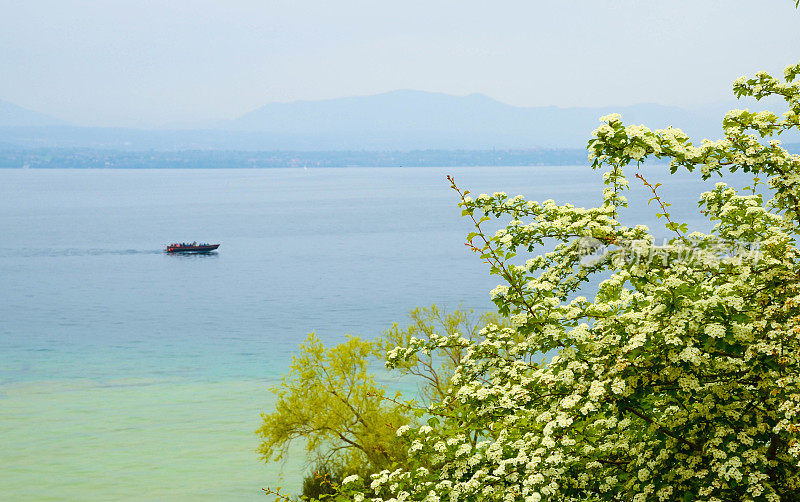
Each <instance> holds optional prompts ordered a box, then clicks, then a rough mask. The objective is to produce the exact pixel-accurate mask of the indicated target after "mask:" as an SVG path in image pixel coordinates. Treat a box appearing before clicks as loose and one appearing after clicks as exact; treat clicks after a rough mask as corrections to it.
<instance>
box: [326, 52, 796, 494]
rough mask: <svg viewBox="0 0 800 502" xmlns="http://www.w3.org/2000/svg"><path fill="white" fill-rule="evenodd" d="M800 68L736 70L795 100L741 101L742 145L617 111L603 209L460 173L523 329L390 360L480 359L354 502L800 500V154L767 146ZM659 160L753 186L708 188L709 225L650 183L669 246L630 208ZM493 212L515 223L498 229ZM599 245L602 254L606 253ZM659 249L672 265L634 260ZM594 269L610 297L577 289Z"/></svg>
mask: <svg viewBox="0 0 800 502" xmlns="http://www.w3.org/2000/svg"><path fill="white" fill-rule="evenodd" d="M797 75H800V65H794V66H789V67H787V68H786V70H785V73H784V77H785V78H784V79H783V80H779V79H777V78H774V77H772V76H770V75H768V74H766V73H758V74H756V75H755V76H754V77H752V78H744V77H743V78H741V79H739V80H737V81H736V83H735V84H734V92H735V94H736V95H737V96H739V97H741V96H750V97H754V98H756V99H760V98H762V97H765V96H768V95H778V96H782V97H783V98H785V101H786V104H787V105H788V111H787V112H786V113H785V114H784V115H783V116H782V117H779V116H777V115H775V114H772V113H770V112H758V113H752V112H750V111H748V110H734V111H731V112H729V113H728V114H727V115H726V116H725V119H724V121H723V129H724V132H725V138H724V139H722V140H720V141H715V142H711V141H704V142H703V143H702V144H701V145H700V146H695V145H693V144H692V143H691V142H690V141H689V138H688V137H687V136H686V135H685V134H684V133H682V132H681V131H680V130H678V129H673V128H668V129H664V130H656V131H651V130H649V129H648V128H646V127H644V126H627V127H626V126H625V125H624V124H623V123H622V121H621V119H620V117H619V116H618V115H610V116H607V117H604V118H603V119H601V121H602V122H603V125H601V126H600V127H599V128H598V129H597V130H596V131H594V134H593V139H592V140H591V141H590V142H589V151H590V154H589V158H590V160H591V161H592V162H593V167H595V168H600V169H604V170H605V172H604V175H603V179H604V183H605V189H604V190H603V194H602V204H601V205H599V206H598V207H593V208H588V209H586V208H579V207H574V206H572V205H570V204H564V205H559V204H556V203H555V202H553V201H552V200H547V201H544V202H534V201H527V200H525V199H524V198H523V197H522V196H517V197H513V198H512V197H508V196H507V195H506V194H504V193H495V194H493V195H485V194H484V195H480V196H478V197H476V198H474V199H473V198H472V197H471V196H470V194H469V192H468V191H462V190H461V189H459V188H458V187H457V186H456V185H455V183H454V182H453V188H454V189H456V190H457V191H458V192H459V194H460V196H461V202H460V206H461V207H462V210H463V214H464V216H466V217H468V218H471V219H472V220H473V221H474V223H475V231H474V232H473V233H471V234H470V235H469V236H468V241H469V243H470V244H471V245H472V247H473V249H474V250H475V251H476V252H478V253H479V254H480V256H481V258H482V259H483V260H485V261H486V262H487V263H489V264H490V266H491V273H493V274H495V275H497V276H499V277H500V278H502V280H503V281H504V283H503V284H502V285H500V286H498V287H497V288H495V289H494V290H493V291H492V293H491V294H492V297H493V301H494V303H495V304H496V306H497V309H498V311H499V313H500V314H502V315H503V316H506V317H507V318H508V319H509V321H510V323H511V324H510V325H507V326H505V327H499V326H491V325H490V326H489V327H487V328H486V329H484V330H483V332H482V335H483V338H484V339H483V341H480V342H478V341H471V340H469V339H467V338H465V337H461V336H459V334H458V333H453V334H447V335H436V334H432V335H430V336H428V337H426V338H425V339H417V338H411V339H410V340H408V342H407V343H406V344H404V345H401V346H398V347H396V348H395V349H393V350H392V351H390V352H389V357H388V359H387V366H389V367H394V366H402V365H403V364H405V361H408V360H409V359H413V358H414V357H415V355H416V354H417V353H420V352H427V351H435V350H437V349H441V348H443V347H459V348H460V349H461V350H462V352H461V353H462V354H463V356H462V357H461V359H460V361H459V363H458V365H457V366H456V367H455V369H454V373H453V376H452V379H451V382H450V386H449V391H448V392H447V393H446V395H445V396H444V397H443V398H442V399H441V400H439V401H436V402H433V403H431V404H430V406H429V407H428V408H427V409H426V410H425V411H426V414H427V415H426V417H429V419H428V422H427V424H426V425H422V426H416V427H403V428H401V429H400V430H398V435H399V436H401V437H402V438H404V439H405V441H406V445H407V447H408V451H409V454H410V455H409V458H410V459H411V460H410V464H406V465H404V467H403V468H397V469H389V470H384V471H383V472H381V473H379V474H376V475H373V476H372V478H371V479H361V478H360V477H358V476H350V477H347V478H345V479H344V481H343V493H342V496H343V497H347V498H352V499H354V500H364V497H365V496H364V494H363V493H362V492H363V491H364V489H365V488H367V487H369V490H368V491H369V492H371V493H373V492H374V493H377V494H379V495H380V497H382V498H373V499H372V500H392V501H395V500H396V501H402V500H425V501H439V500H450V501H455V500H458V501H467V500H502V501H512V500H525V501H539V500H558V501H562V500H619V501H629V500H633V501H637V502H641V501H646V500H647V501H649V500H685V501H688V500H708V501H740V500H743V501H746V500H752V501H761V500H767V501H777V500H800V468H798V462H799V461H800V442H798V440H799V439H800V433H799V432H798V429H797V427H798V421H800V417H799V416H798V413H799V412H800V276H799V274H800V253H799V252H798V247H797V242H796V236H797V234H798V231H799V230H800V156H797V155H791V154H789V153H788V152H787V151H786V150H784V149H783V148H781V146H780V144H779V142H778V141H775V140H772V141H768V142H767V143H766V144H763V143H762V140H763V138H766V137H769V136H777V135H780V134H781V133H782V132H784V131H787V130H790V129H792V128H798V125H800V85H798V84H797V83H795V82H794V81H795V77H796V76H797ZM652 157H655V158H660V159H669V160H670V168H671V170H672V172H675V171H676V170H678V169H680V168H685V169H687V170H689V171H695V170H699V171H700V175H701V176H702V177H704V178H708V177H709V176H710V175H711V173H714V172H721V171H723V170H730V171H736V170H743V171H745V172H747V173H751V174H752V177H753V183H752V184H751V185H750V186H749V187H745V188H740V189H737V188H734V187H730V186H728V185H726V184H724V183H718V184H717V185H716V187H715V188H714V189H713V190H710V191H708V192H705V193H702V194H701V195H700V198H699V205H700V207H701V210H702V212H703V214H704V215H706V216H707V217H708V218H709V219H710V220H711V221H713V222H716V224H715V226H714V229H713V230H712V231H711V232H710V233H708V234H705V233H700V232H692V233H689V229H688V225H686V224H685V223H680V222H677V221H673V220H672V219H671V217H670V215H669V212H668V210H667V207H668V206H667V205H666V204H665V203H664V202H663V201H662V200H661V199H660V197H659V196H658V193H657V188H658V185H655V186H652V185H650V184H649V183H648V182H647V181H646V180H644V178H642V179H643V181H644V182H645V183H646V184H647V185H648V186H649V187H650V188H651V189H652V191H653V193H654V199H655V200H656V202H658V204H659V205H660V207H661V208H662V209H661V211H662V212H661V213H659V214H660V215H661V216H663V217H664V218H666V221H667V223H666V225H667V228H668V229H669V230H670V232H672V234H673V235H674V237H673V238H672V239H671V240H670V241H669V242H667V243H663V244H661V245H656V243H655V238H654V236H653V234H652V233H651V232H650V230H649V229H648V228H647V227H645V226H641V225H639V226H634V227H628V226H624V225H622V224H621V223H620V221H619V219H618V216H619V214H620V213H621V212H622V211H624V210H625V208H626V207H627V202H626V199H625V197H624V195H623V193H624V190H625V189H626V187H627V186H628V180H627V178H626V177H625V174H624V172H623V168H624V167H625V166H628V165H630V164H632V163H633V164H636V165H637V166H638V164H639V163H641V162H642V161H644V160H645V159H647V158H652ZM764 183H766V184H767V186H768V187H769V190H767V191H766V194H764V193H761V192H762V191H763V190H761V189H760V188H759V187H760V186H763V185H764ZM493 218H499V219H505V218H508V219H510V223H508V225H507V226H506V227H505V228H504V229H501V230H500V231H498V232H496V233H494V234H493V235H490V234H488V233H485V232H484V231H483V227H484V223H485V222H486V221H488V220H491V219H493ZM738 243H742V244H738ZM749 243H758V244H759V245H758V247H757V249H756V248H753V247H752V246H751V244H749ZM587 245H588V246H589V247H590V248H592V249H593V250H599V251H598V252H597V253H596V254H595V256H596V259H594V260H593V261H591V262H587V260H585V257H586V248H587ZM553 246H554V247H553ZM545 247H546V248H547V249H552V250H551V251H548V252H542V254H539V255H538V256H536V257H534V258H532V259H529V260H527V261H525V262H521V260H519V259H516V260H515V258H516V257H517V253H518V252H521V251H527V252H531V251H535V250H537V249H542V248H545ZM654 250H655V251H657V252H658V255H659V257H660V258H659V259H632V257H637V256H639V257H640V256H652V254H653V251H654ZM720 250H723V251H724V252H720ZM687 251H690V253H689V252H687ZM690 254H691V259H687V256H689V255H690ZM591 279H595V280H599V281H600V282H599V286H598V287H597V293H596V295H595V296H594V298H593V299H588V298H585V297H583V296H579V294H580V292H581V291H580V288H581V286H582V285H584V284H585V283H586V282H587V281H589V280H591ZM543 354H555V355H553V356H552V357H550V358H545V357H544V356H543ZM421 423H425V422H421Z"/></svg>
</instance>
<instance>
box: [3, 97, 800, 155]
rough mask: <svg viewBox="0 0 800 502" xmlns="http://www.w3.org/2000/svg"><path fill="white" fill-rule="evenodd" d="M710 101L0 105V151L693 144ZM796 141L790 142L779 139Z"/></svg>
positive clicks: (708, 133)
mask: <svg viewBox="0 0 800 502" xmlns="http://www.w3.org/2000/svg"><path fill="white" fill-rule="evenodd" d="M737 106H738V107H745V106H751V107H754V106H753V105H752V104H750V103H748V105H742V104H737V103H736V102H731V103H719V104H716V105H709V106H703V107H696V108H692V109H687V108H679V107H673V106H664V105H658V104H638V105H632V106H604V107H596V108H559V107H554V106H548V107H517V106H511V105H508V104H505V103H501V102H499V101H496V100H494V99H491V98H489V97H487V96H484V95H480V94H472V95H469V96H463V97H460V96H452V95H448V94H441V93H433V92H423V91H410V90H401V91H393V92H387V93H384V94H378V95H374V96H361V97H349V98H339V99H329V100H320V101H295V102H292V103H272V104H268V105H265V106H262V107H261V108H258V109H256V110H254V111H252V112H250V113H247V114H245V115H243V116H241V117H239V118H237V119H235V120H231V121H227V122H221V123H218V124H217V125H215V126H214V127H213V128H202V129H201V128H194V129H192V128H185V129H181V130H143V129H123V128H97V127H91V128H89V127H77V126H71V125H68V124H65V123H63V122H62V121H59V120H57V119H54V118H52V117H49V116H47V115H44V114H41V113H37V112H33V111H30V110H25V109H23V108H21V107H18V106H16V105H13V104H11V103H7V102H2V101H0V148H6V149H8V148H106V149H120V150H165V151H170V150H207V149H210V150H261V151H264V150H285V151H289V150H294V151H335V150H339V151H345V150H373V151H387V150H400V151H408V150H426V149H435V150H456V149H461V150H465V149H466V150H486V149H492V148H496V149H531V148H550V149H553V148H562V149H564V148H566V149H574V148H583V147H585V145H586V142H587V141H588V139H589V137H590V135H591V131H592V130H593V129H594V128H596V127H597V125H598V119H599V117H601V116H602V115H606V114H608V113H612V112H617V113H621V114H622V116H623V120H624V121H625V122H626V123H629V124H634V123H635V124H639V123H644V124H646V125H647V126H648V127H651V128H659V127H665V126H667V125H675V126H676V127H680V128H681V129H683V130H684V131H686V132H687V133H689V134H690V135H691V136H692V137H693V138H695V139H696V140H697V141H698V142H699V141H700V140H702V139H703V138H717V137H719V136H720V135H721V123H722V116H723V115H724V113H725V111H727V110H729V109H731V108H735V107H737ZM785 140H786V141H797V137H796V136H793V137H791V138H786V139H785Z"/></svg>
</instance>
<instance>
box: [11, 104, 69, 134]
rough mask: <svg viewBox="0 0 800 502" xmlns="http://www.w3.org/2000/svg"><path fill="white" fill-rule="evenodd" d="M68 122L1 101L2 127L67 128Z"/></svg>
mask: <svg viewBox="0 0 800 502" xmlns="http://www.w3.org/2000/svg"><path fill="white" fill-rule="evenodd" d="M65 125H68V124H67V122H65V121H63V120H59V119H57V118H55V117H51V116H50V115H46V114H44V113H39V112H35V111H33V110H28V109H27V108H23V107H21V106H19V105H15V104H14V103H10V102H8V101H3V100H2V99H0V127H42V126H65Z"/></svg>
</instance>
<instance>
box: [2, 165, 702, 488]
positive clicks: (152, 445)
mask: <svg viewBox="0 0 800 502" xmlns="http://www.w3.org/2000/svg"><path fill="white" fill-rule="evenodd" d="M648 173H649V174H648V176H649V178H650V181H651V182H653V183H655V182H657V181H660V182H662V183H664V184H665V186H664V187H662V189H661V190H662V191H663V195H664V196H665V197H666V198H667V199H669V200H670V201H671V202H673V203H674V206H673V209H675V211H674V213H675V215H676V218H677V219H680V218H681V217H684V216H685V218H686V219H688V220H689V221H693V222H694V221H697V215H696V205H695V201H696V198H697V196H696V194H697V193H698V191H699V189H700V183H699V182H698V181H697V177H696V176H695V175H690V174H684V175H680V176H677V177H669V176H667V175H666V174H665V170H664V168H658V167H655V168H649V170H648ZM446 174H453V175H454V176H455V177H456V179H457V181H458V183H459V185H461V186H463V187H465V188H469V189H470V190H472V191H473V192H474V193H480V192H489V193H491V192H494V191H506V192H508V193H509V194H512V195H513V194H517V193H521V194H524V195H526V196H528V197H529V198H532V199H540V200H541V199H547V198H553V199H556V200H557V201H559V202H563V201H570V202H573V203H575V204H577V205H595V204H596V203H597V202H598V200H599V187H600V173H599V172H597V171H591V170H589V169H587V168H583V167H541V168H540V167H536V168H521V167H515V168H446V169H445V168H441V169H439V168H426V169H421V168H373V169H365V168H352V169H351V168H343V169H312V170H304V169H268V170H233V169H219V170H189V169H187V170H0V284H2V287H0V473H2V474H0V486H1V488H0V499H6V500H119V499H137V500H184V499H185V500H189V499H191V500H198V499H208V500H240V499H245V500H246V499H248V498H252V499H261V498H262V497H263V493H262V492H261V488H262V487H265V486H267V485H272V486H275V485H278V484H282V485H283V486H286V487H289V488H293V489H294V488H296V487H297V486H298V484H299V481H300V479H301V477H302V469H303V462H302V457H301V456H299V455H295V456H294V457H293V458H292V459H290V460H289V461H288V462H286V463H285V464H283V465H274V464H270V465H265V464H264V463H262V462H260V461H259V459H258V456H257V454H256V453H255V452H254V450H255V448H256V447H257V446H258V439H257V437H256V436H255V435H254V434H253V431H254V430H255V429H256V428H257V427H258V426H259V421H260V418H259V413H261V412H268V411H270V410H271V406H272V403H273V400H272V395H271V394H270V393H269V392H268V390H267V389H268V387H270V386H271V385H274V384H275V383H276V382H277V379H278V377H279V376H280V375H281V374H282V373H283V372H284V371H285V370H286V368H287V366H288V364H289V362H290V360H291V352H292V350H294V348H295V347H296V346H297V344H298V343H299V342H300V341H301V340H302V339H303V338H304V337H305V335H306V333H308V332H310V331H316V332H317V334H318V335H320V336H321V338H322V339H323V340H324V341H325V342H326V343H336V342H338V341H341V340H343V338H344V335H345V334H346V333H352V334H361V335H365V336H374V335H377V334H379V332H380V331H381V330H382V329H385V328H387V327H389V326H390V325H391V323H392V322H393V321H401V322H402V320H403V318H404V316H405V314H406V313H407V311H408V310H409V309H411V308H413V307H415V306H424V305H429V304H431V303H433V302H435V303H437V304H440V305H443V306H446V307H448V308H451V309H452V308H455V307H457V306H459V305H463V306H465V307H469V308H473V309H476V310H483V309H487V308H489V307H490V306H491V305H490V302H489V295H488V291H489V290H490V289H492V288H493V287H494V286H495V285H496V284H497V283H498V281H497V279H496V278H493V277H491V276H489V275H488V272H487V270H486V267H485V265H483V264H482V263H481V262H480V260H479V259H478V258H477V257H476V256H475V255H473V254H472V253H471V252H470V251H469V250H468V249H467V248H466V247H465V246H464V245H463V242H464V236H465V235H466V234H467V232H469V231H470V230H471V228H470V226H469V225H468V223H467V221H466V220H465V219H463V218H460V216H459V215H460V210H459V208H458V207H457V205H456V204H457V196H456V194H455V193H454V192H453V191H452V190H450V189H449V188H448V183H447V181H446V180H445V175H446ZM631 185H632V186H633V187H634V189H633V191H632V193H631V199H632V201H633V204H632V208H631V210H630V211H629V214H630V218H631V219H635V220H636V221H637V222H641V221H645V222H646V223H650V224H651V228H654V229H655V228H662V223H656V221H655V218H654V217H653V214H654V213H655V208H647V206H646V204H645V202H644V201H646V199H647V198H648V197H649V194H647V193H646V192H644V191H643V190H642V189H641V188H639V184H638V183H637V180H632V181H631ZM702 229H704V228H702ZM657 233H658V231H657ZM663 233H666V232H663ZM193 240H198V241H210V242H221V243H222V246H221V247H220V249H219V253H218V254H212V255H195V256H173V255H166V254H165V253H163V252H162V246H163V244H165V243H167V242H171V241H193Z"/></svg>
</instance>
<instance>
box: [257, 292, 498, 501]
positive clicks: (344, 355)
mask: <svg viewBox="0 0 800 502" xmlns="http://www.w3.org/2000/svg"><path fill="white" fill-rule="evenodd" d="M489 324H492V325H502V321H501V319H500V318H499V317H498V316H497V315H496V314H491V313H486V314H482V315H476V314H475V313H473V312H472V311H467V310H462V309H457V310H455V311H453V312H447V311H445V310H443V309H441V308H439V307H438V306H436V305H431V306H430V307H423V308H416V309H414V310H412V311H411V312H410V313H409V315H408V324H407V325H405V326H400V325H399V324H397V323H395V324H393V325H392V327H391V328H389V329H387V330H385V331H384V332H383V333H382V335H381V336H380V337H378V338H376V339H375V340H372V341H369V340H363V339H361V338H358V337H349V338H348V339H347V341H346V342H344V343H342V344H339V345H336V346H333V347H330V348H326V347H324V345H323V344H322V343H321V342H320V340H319V339H318V338H317V337H316V336H315V335H314V334H310V335H309V336H308V338H307V339H306V341H305V342H304V343H303V344H301V345H300V347H299V350H298V353H297V354H296V355H295V356H294V357H293V360H292V365H291V366H290V369H289V372H288V373H287V374H286V375H285V376H284V377H283V379H282V383H281V385H279V386H276V387H275V388H273V389H272V390H273V392H274V393H275V394H276V395H277V398H278V399H277V403H276V406H275V411H273V412H272V413H265V414H262V425H261V427H260V428H259V429H258V430H257V431H256V433H257V434H258V435H259V436H260V437H261V439H262V443H261V446H260V448H259V450H258V451H259V453H261V455H262V458H263V459H264V460H265V461H271V460H281V459H282V458H284V456H285V455H286V453H287V450H288V448H289V446H290V445H291V444H292V442H294V441H300V442H303V443H304V444H305V447H306V451H307V454H308V456H309V459H314V461H315V463H316V467H315V468H314V469H313V470H312V472H311V473H309V474H308V476H306V478H305V482H304V488H303V494H304V495H305V496H308V497H309V498H316V497H317V495H314V494H316V493H317V492H319V494H323V493H325V494H328V493H331V490H332V486H335V485H337V484H338V483H340V481H341V478H342V475H341V474H342V473H343V472H345V471H346V472H347V473H348V474H352V473H358V474H359V475H360V476H361V477H368V476H369V474H371V473H374V472H379V471H380V470H382V469H384V468H386V467H388V466H390V465H393V464H394V465H408V458H407V457H408V452H407V447H406V446H405V444H404V442H403V441H402V440H401V439H400V438H398V436H397V434H396V431H397V429H398V428H400V427H408V426H409V425H411V424H416V423H418V422H419V419H420V418H423V414H421V413H419V410H418V408H415V407H414V406H413V404H412V402H413V401H412V402H409V401H400V397H401V394H400V393H398V392H394V393H391V391H390V390H389V389H387V388H385V387H382V386H381V385H379V384H378V383H377V382H376V378H375V374H373V373H371V372H370V368H373V369H375V367H374V364H375V363H376V362H383V361H384V360H385V358H386V357H387V351H388V350H395V349H396V348H397V347H404V346H406V344H407V343H408V342H409V341H410V340H411V339H424V340H429V339H430V338H431V337H436V336H439V335H443V336H463V337H466V338H467V339H469V340H472V341H475V342H479V341H480V340H482V335H481V331H482V330H483V329H485V328H486V326H487V325H489ZM464 355H465V354H464V351H463V349H462V348H461V347H437V348H436V349H435V350H433V351H430V352H428V353H426V354H423V353H419V354H417V355H416V356H415V357H412V358H409V359H408V360H407V361H405V362H404V364H402V365H399V366H398V367H397V368H396V370H397V372H398V373H400V374H401V375H406V376H410V377H411V378H413V379H414V381H416V382H417V383H418V384H419V396H420V398H421V400H422V402H423V403H424V404H425V406H427V405H428V404H430V403H432V402H437V401H440V400H441V399H442V398H443V397H444V396H446V395H447V394H449V393H450V392H452V390H451V386H452V383H451V378H452V376H453V371H454V369H455V367H456V366H457V364H458V361H459V360H460V359H461V358H462V357H464ZM473 439H474V440H477V436H475V437H474V438H473ZM270 493H274V492H270Z"/></svg>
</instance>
